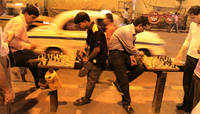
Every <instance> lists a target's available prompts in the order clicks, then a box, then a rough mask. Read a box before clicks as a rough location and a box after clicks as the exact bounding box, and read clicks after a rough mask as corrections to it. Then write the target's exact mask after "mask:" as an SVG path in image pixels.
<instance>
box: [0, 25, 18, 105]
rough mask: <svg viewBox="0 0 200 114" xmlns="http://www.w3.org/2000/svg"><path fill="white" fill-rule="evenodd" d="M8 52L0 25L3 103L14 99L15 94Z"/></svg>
mask: <svg viewBox="0 0 200 114" xmlns="http://www.w3.org/2000/svg"><path fill="white" fill-rule="evenodd" d="M8 54H9V48H8V44H7V43H6V42H5V41H4V37H3V33H2V28H1V27H0V90H3V92H4V98H5V99H4V104H7V103H8V102H10V101H12V100H14V96H15V94H14V92H13V90H12V84H11V77H10V69H9V68H10V63H9V58H8Z"/></svg>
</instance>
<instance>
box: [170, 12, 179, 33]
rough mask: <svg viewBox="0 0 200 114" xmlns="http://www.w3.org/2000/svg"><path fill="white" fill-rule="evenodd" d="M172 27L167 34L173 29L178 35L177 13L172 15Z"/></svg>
mask: <svg viewBox="0 0 200 114" xmlns="http://www.w3.org/2000/svg"><path fill="white" fill-rule="evenodd" d="M172 20H173V21H172V25H171V27H170V30H169V32H172V31H173V29H175V31H176V33H178V13H177V12H176V13H175V14H173V15H172Z"/></svg>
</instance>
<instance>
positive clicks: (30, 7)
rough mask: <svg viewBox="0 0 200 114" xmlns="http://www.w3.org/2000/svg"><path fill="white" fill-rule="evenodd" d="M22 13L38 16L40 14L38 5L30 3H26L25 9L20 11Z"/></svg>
mask: <svg viewBox="0 0 200 114" xmlns="http://www.w3.org/2000/svg"><path fill="white" fill-rule="evenodd" d="M22 13H23V14H25V13H28V15H35V16H36V17H38V16H39V15H40V11H39V9H38V7H36V6H34V5H32V4H30V5H29V4H27V5H26V7H25V9H24V10H23V11H22Z"/></svg>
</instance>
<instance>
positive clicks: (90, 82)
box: [74, 63, 102, 106]
mask: <svg viewBox="0 0 200 114" xmlns="http://www.w3.org/2000/svg"><path fill="white" fill-rule="evenodd" d="M89 64H90V65H91V66H90V68H91V69H90V71H89V72H88V75H87V84H86V92H85V96H84V97H82V98H80V99H77V100H76V101H75V102H74V105H76V106H81V105H85V104H88V103H90V101H91V100H90V97H91V95H92V93H93V90H94V88H95V84H96V83H97V81H98V79H99V76H100V75H101V73H102V70H101V68H99V67H97V66H96V65H94V64H93V63H89Z"/></svg>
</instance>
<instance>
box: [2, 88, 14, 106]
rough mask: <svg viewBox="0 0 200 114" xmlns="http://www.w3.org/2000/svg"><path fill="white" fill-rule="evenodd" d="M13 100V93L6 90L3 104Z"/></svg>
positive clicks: (10, 90)
mask: <svg viewBox="0 0 200 114" xmlns="http://www.w3.org/2000/svg"><path fill="white" fill-rule="evenodd" d="M14 98H15V93H14V92H13V90H12V89H6V91H5V102H4V103H5V104H7V103H8V102H13V101H14Z"/></svg>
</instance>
